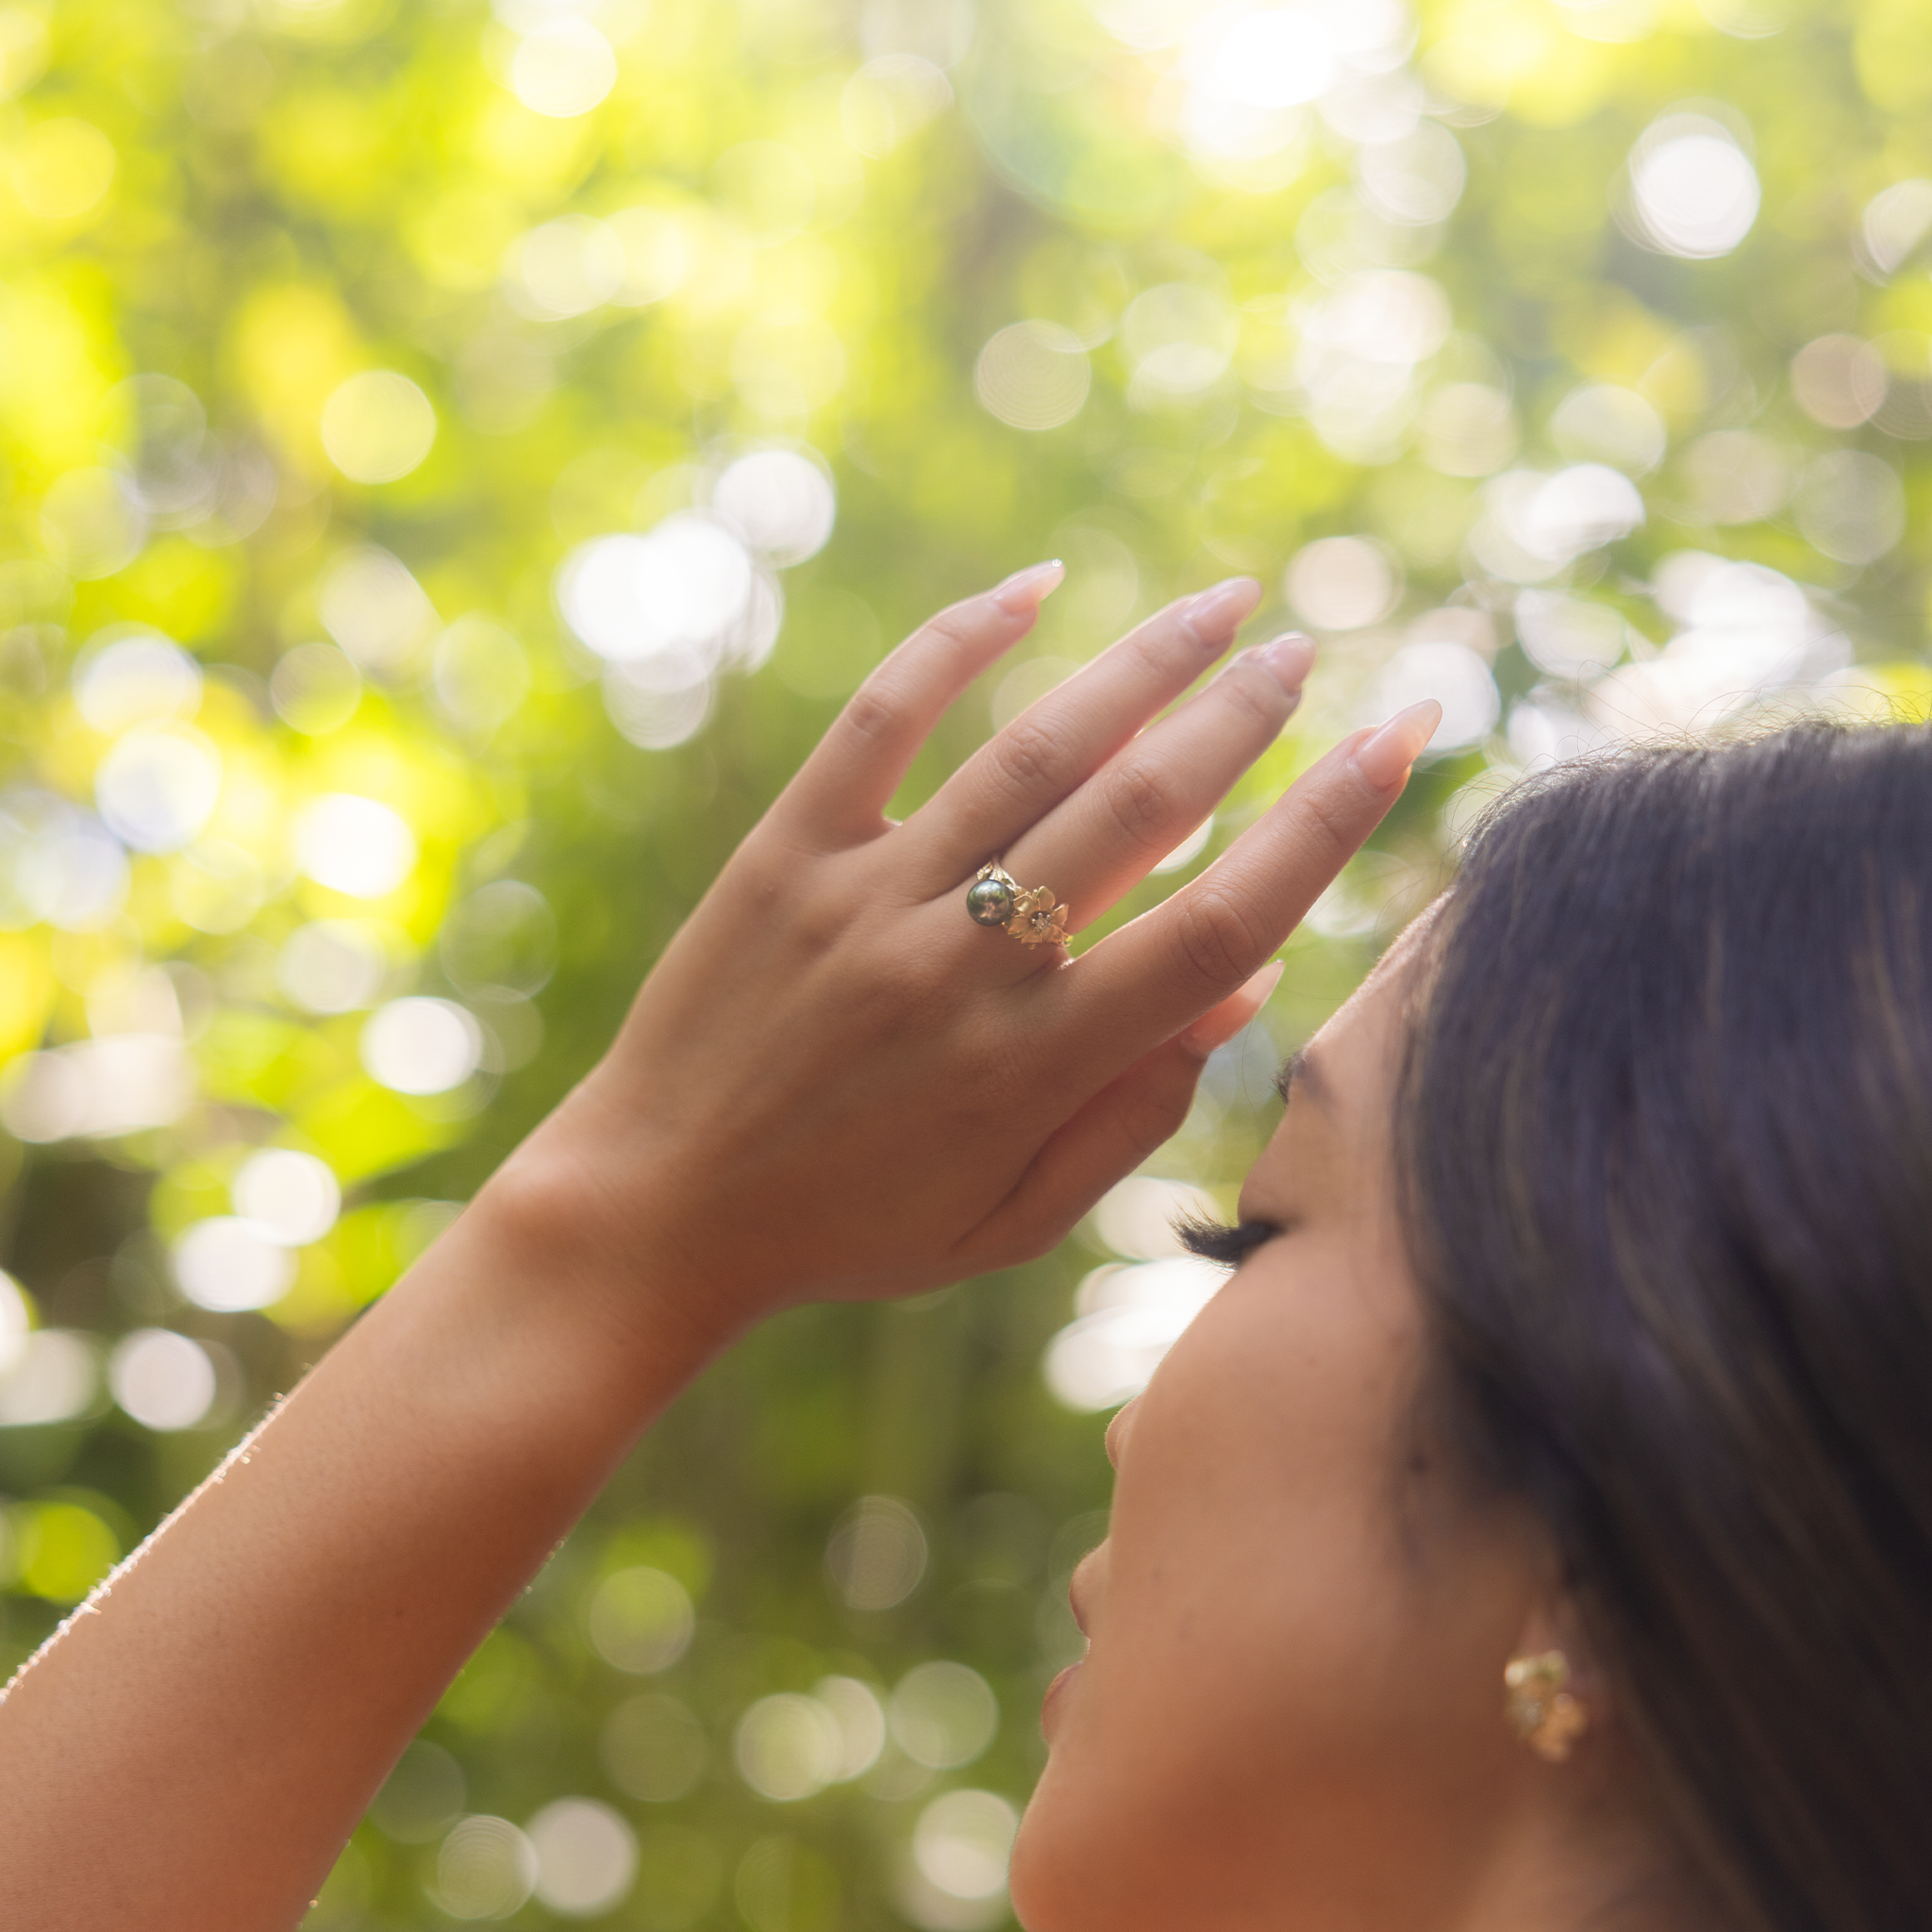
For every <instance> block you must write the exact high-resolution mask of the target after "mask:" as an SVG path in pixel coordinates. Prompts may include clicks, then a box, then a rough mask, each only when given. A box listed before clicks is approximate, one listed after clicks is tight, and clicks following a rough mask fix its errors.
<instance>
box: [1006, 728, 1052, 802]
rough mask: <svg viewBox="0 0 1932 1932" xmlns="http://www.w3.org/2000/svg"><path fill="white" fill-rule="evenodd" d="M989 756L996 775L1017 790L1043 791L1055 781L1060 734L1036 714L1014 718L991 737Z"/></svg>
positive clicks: (1048, 789) (1050, 787) (1050, 788)
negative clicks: (997, 773) (1033, 716)
mask: <svg viewBox="0 0 1932 1932" xmlns="http://www.w3.org/2000/svg"><path fill="white" fill-rule="evenodd" d="M992 756H993V760H994V764H995V768H996V769H997V771H998V772H999V774H1000V776H1001V777H1002V778H1003V779H1004V780H1005V781H1006V782H1007V783H1008V785H1009V786H1011V787H1012V788H1013V789H1014V790H1015V791H1022V792H1026V793H1035V792H1041V791H1050V790H1053V789H1054V788H1055V787H1056V786H1057V785H1058V772H1059V768H1060V765H1061V762H1062V758H1063V747H1062V741H1061V738H1060V734H1059V733H1058V731H1056V730H1054V729H1053V727H1052V726H1051V725H1049V724H1045V723H1043V722H1042V721H1041V720H1040V719H1038V718H1028V717H1020V718H1015V719H1014V720H1013V722H1012V723H1011V724H1008V726H1007V728H1006V729H1005V730H1004V731H1003V732H1001V733H1000V735H999V736H998V737H997V738H996V739H994V740H993V741H992Z"/></svg>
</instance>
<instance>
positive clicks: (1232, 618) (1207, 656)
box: [894, 577, 1261, 892]
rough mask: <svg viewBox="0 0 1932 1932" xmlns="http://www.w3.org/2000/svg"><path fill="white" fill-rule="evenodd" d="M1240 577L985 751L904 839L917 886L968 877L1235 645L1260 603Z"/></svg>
mask: <svg viewBox="0 0 1932 1932" xmlns="http://www.w3.org/2000/svg"><path fill="white" fill-rule="evenodd" d="M1260 598H1261V587H1260V585H1259V584H1257V582H1256V581H1255V580H1254V578H1253V577H1230V578H1228V579H1227V581H1226V582H1225V583H1221V584H1216V585H1215V586H1214V587H1213V589H1212V590H1208V591H1201V592H1200V594H1199V595H1198V596H1194V597H1191V598H1187V599H1185V600H1183V601H1182V602H1180V603H1178V604H1172V605H1170V606H1169V607H1168V608H1166V609H1165V610H1162V611H1158V612H1157V613H1156V614H1155V615H1154V616H1153V617H1150V618H1149V619H1148V620H1147V622H1146V623H1145V624H1143V625H1140V626H1139V627H1138V628H1137V629H1135V630H1132V631H1130V632H1129V633H1128V634H1127V635H1126V636H1125V637H1124V638H1123V639H1122V640H1121V641H1120V642H1119V643H1117V644H1115V645H1113V646H1112V647H1111V648H1110V649H1108V650H1107V651H1104V652H1102V654H1101V655H1100V656H1099V657H1098V658H1095V659H1094V660H1093V662H1092V663H1091V664H1090V665H1088V666H1087V667H1086V669H1085V670H1083V671H1080V672H1078V673H1076V674H1075V675H1074V676H1072V677H1070V678H1068V680H1067V681H1066V683H1064V684H1063V685H1061V686H1059V687H1058V689H1057V690H1055V691H1049V692H1048V693H1047V694H1046V696H1045V697H1043V698H1041V700H1040V701H1039V703H1038V704H1035V705H1031V706H1029V707H1028V708H1027V709H1026V710H1025V711H1024V713H1023V714H1022V715H1021V716H1020V717H1018V718H1016V719H1014V720H1013V722H1012V723H1011V724H1008V726H1007V728H1006V729H1005V730H1004V731H1002V732H1000V733H999V734H998V735H997V736H996V737H994V738H992V739H991V740H990V741H988V742H987V743H985V744H983V745H982V746H981V747H980V748H979V750H978V751H976V752H975V753H974V755H973V757H972V758H968V759H967V761H966V762H965V763H964V764H963V765H961V766H960V768H959V769H958V771H957V772H955V773H954V774H953V775H952V776H951V777H950V778H948V779H947V780H946V782H945V783H944V784H943V785H941V787H940V789H939V791H938V792H937V793H935V794H934V796H933V798H932V799H931V800H930V802H929V803H927V804H926V805H925V806H924V807H923V808H921V809H920V810H918V811H916V812H914V813H913V814H912V816H911V817H910V818H908V820H907V821H906V823H905V824H904V825H903V826H902V827H901V828H900V830H899V831H898V832H897V833H896V834H895V835H894V837H895V839H896V840H897V841H898V850H899V853H900V854H901V855H902V856H903V857H904V858H905V860H906V861H907V863H908V865H909V866H910V867H911V868H912V876H913V880H914V882H915V885H916V886H917V887H923V888H924V889H925V890H927V891H934V892H941V891H945V890H946V889H947V888H948V887H949V886H952V885H954V884H956V883H957V882H958V880H959V879H961V878H964V877H966V876H967V875H968V874H971V873H972V872H973V871H974V868H975V867H977V866H978V865H979V864H980V863H981V862H982V861H983V860H985V859H987V858H991V856H992V854H994V853H995V852H998V851H1000V850H1001V849H1002V848H1003V847H1005V846H1006V845H1008V843H1009V842H1011V841H1013V840H1015V839H1017V838H1018V837H1019V836H1020V834H1021V833H1022V832H1024V830H1025V829H1026V827H1027V826H1028V825H1030V824H1035V823H1036V822H1037V821H1039V820H1040V819H1041V818H1043V817H1044V816H1045V815H1046V814H1047V813H1048V812H1049V811H1051V810H1052V809H1053V808H1054V807H1055V806H1057V805H1058V803H1059V802H1060V800H1061V799H1063V798H1064V797H1066V796H1067V794H1068V793H1069V792H1070V791H1074V789H1075V788H1076V787H1077V786H1079V785H1081V784H1082V783H1084V782H1085V780H1086V779H1087V777H1088V776H1089V775H1090V774H1091V773H1092V772H1093V771H1094V770H1095V769H1096V768H1097V767H1098V766H1100V765H1102V764H1104V763H1105V762H1106V761H1107V760H1108V758H1111V757H1112V756H1113V754H1114V753H1115V752H1117V751H1118V750H1119V749H1120V748H1121V746H1122V745H1124V743H1126V741H1128V739H1130V738H1131V737H1133V735H1134V733H1135V732H1137V731H1138V730H1140V728H1141V725H1143V724H1146V722H1147V720H1148V719H1149V718H1151V717H1152V716H1153V715H1154V713H1155V712H1157V711H1158V710H1159V709H1160V708H1161V707H1162V706H1163V705H1166V704H1168V703H1170V702H1171V701H1172V700H1173V699H1174V698H1176V697H1178V696H1179V695H1180V693H1181V692H1182V691H1185V690H1186V689H1187V688H1188V686H1189V685H1191V683H1192V682H1193V681H1194V679H1195V678H1196V677H1198V676H1199V675H1200V674H1201V673H1202V671H1204V670H1205V669H1206V668H1207V666H1208V665H1209V664H1210V663H1212V662H1213V660H1214V659H1215V658H1218V657H1220V655H1221V654H1222V652H1223V651H1224V650H1225V649H1226V648H1227V645H1228V641H1229V640H1230V639H1231V638H1232V637H1233V636H1234V633H1235V630H1236V627H1237V626H1238V625H1240V624H1241V620H1242V619H1243V618H1244V617H1246V616H1247V614H1248V613H1249V612H1250V611H1251V610H1253V609H1254V608H1255V606H1256V605H1257V603H1259V602H1260Z"/></svg>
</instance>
